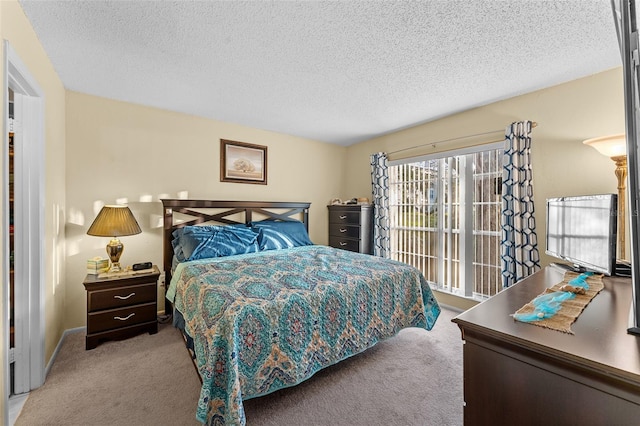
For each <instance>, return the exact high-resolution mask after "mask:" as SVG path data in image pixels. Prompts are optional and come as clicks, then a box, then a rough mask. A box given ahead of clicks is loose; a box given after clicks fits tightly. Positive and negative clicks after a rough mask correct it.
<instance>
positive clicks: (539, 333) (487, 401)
mask: <svg viewBox="0 0 640 426" xmlns="http://www.w3.org/2000/svg"><path fill="white" fill-rule="evenodd" d="M563 274H564V271H563V270H562V269H560V268H557V267H553V266H549V267H547V268H545V269H543V270H541V271H539V272H537V273H535V274H533V275H532V276H530V277H529V278H527V279H525V280H523V281H521V282H519V283H518V284H516V285H514V286H512V287H510V288H508V289H507V290H504V291H502V292H501V293H499V294H497V295H496V296H494V297H492V298H491V299H489V300H487V301H485V302H483V303H481V304H479V305H477V306H475V307H473V308H471V309H469V310H468V311H466V312H464V313H462V314H460V315H458V316H457V317H456V318H454V319H453V322H455V323H457V324H458V326H459V327H460V330H461V331H462V338H463V340H464V343H465V344H464V346H463V348H464V349H463V350H464V401H465V406H464V424H465V425H502V424H505V425H506V424H510V425H539V424H552V425H554V426H555V425H637V424H640V336H634V335H630V334H627V331H626V330H627V326H628V317H629V310H630V306H631V290H632V289H631V280H630V279H629V278H618V277H615V278H614V277H607V278H605V279H604V284H605V288H604V290H602V291H601V292H600V293H599V294H598V295H597V296H596V297H595V298H594V299H593V300H592V301H591V303H590V304H589V305H587V307H586V308H585V310H584V311H583V312H582V314H581V315H580V316H579V317H578V319H577V320H576V322H574V323H573V325H572V326H571V328H572V330H573V332H574V334H573V335H571V334H566V333H561V332H558V331H554V330H549V329H545V328H542V327H539V326H536V325H532V324H526V323H521V322H517V321H515V320H514V319H513V318H512V317H510V315H511V314H513V313H514V312H515V311H517V310H518V309H519V308H521V307H522V306H523V305H524V304H525V303H527V302H529V301H530V300H532V299H533V298H534V297H536V296H537V295H539V294H540V293H542V292H543V290H544V289H545V288H548V287H551V286H552V285H554V284H557V283H559V282H561V281H562V278H563Z"/></svg>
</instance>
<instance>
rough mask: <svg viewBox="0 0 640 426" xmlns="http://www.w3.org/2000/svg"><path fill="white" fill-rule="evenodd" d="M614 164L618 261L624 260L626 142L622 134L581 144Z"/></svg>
mask: <svg viewBox="0 0 640 426" xmlns="http://www.w3.org/2000/svg"><path fill="white" fill-rule="evenodd" d="M583 143H584V144H585V145H589V146H590V147H593V148H595V149H597V150H598V152H599V153H600V154H602V155H604V156H607V157H609V158H611V159H612V160H613V161H614V162H615V163H616V171H615V173H616V178H618V259H626V253H625V252H626V249H625V247H626V230H625V216H626V210H625V209H626V203H625V192H626V190H627V140H626V138H625V135H624V134H619V135H611V136H603V137H600V138H593V139H587V140H586V141H584V142H583Z"/></svg>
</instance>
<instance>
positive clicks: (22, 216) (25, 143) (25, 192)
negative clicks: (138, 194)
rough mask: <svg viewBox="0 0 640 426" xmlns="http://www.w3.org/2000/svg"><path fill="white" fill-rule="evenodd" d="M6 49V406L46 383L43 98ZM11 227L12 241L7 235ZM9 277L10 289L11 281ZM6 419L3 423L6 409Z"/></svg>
mask: <svg viewBox="0 0 640 426" xmlns="http://www.w3.org/2000/svg"><path fill="white" fill-rule="evenodd" d="M4 53H5V56H4V57H5V64H4V76H5V80H4V81H7V83H8V84H7V87H8V90H6V91H5V93H4V96H3V98H4V105H5V111H7V113H5V114H4V117H3V122H4V126H3V128H4V129H5V132H4V134H3V138H2V140H3V157H4V158H3V173H4V178H5V179H4V180H3V181H4V182H7V183H8V185H5V187H4V188H3V191H2V192H3V201H2V207H3V213H4V214H3V223H2V226H3V232H2V235H3V237H2V244H3V248H4V250H3V253H4V256H2V257H3V259H2V260H1V262H2V271H3V272H2V273H3V298H2V302H3V303H2V315H3V324H4V330H3V340H4V345H3V348H4V351H5V352H4V359H5V360H6V363H5V365H4V366H3V368H4V372H5V374H4V377H5V383H4V389H5V390H6V391H8V392H5V401H4V402H5V407H8V397H9V395H8V393H11V394H22V393H26V392H29V391H30V390H31V389H35V388H37V387H39V386H41V385H42V383H43V382H44V371H45V366H44V337H45V335H44V329H45V328H44V285H43V281H44V273H43V271H44V260H43V259H44V256H43V252H44V247H43V241H44V204H43V203H44V192H43V191H44V181H43V178H44V158H43V153H44V101H43V92H42V90H41V89H40V87H39V86H38V84H37V82H36V80H35V79H34V78H33V77H32V76H31V74H30V72H29V70H28V68H27V67H26V66H25V65H24V63H23V62H22V61H21V60H20V58H19V56H18V55H17V53H16V52H15V51H14V50H13V48H12V47H11V45H10V44H9V42H7V41H5V42H4ZM9 90H11V92H12V97H13V102H12V103H13V120H12V121H11V123H12V130H13V132H12V133H13V135H12V138H11V139H12V140H13V180H12V182H13V194H11V191H10V186H11V185H10V183H11V179H10V178H9V171H10V169H9V153H10V147H9V143H10V138H9V132H8V131H6V130H8V129H9V114H8V111H9ZM11 195H13V197H12V196H11ZM10 200H11V202H10ZM10 209H11V211H10ZM12 217H13V221H12V220H11V218H12ZM11 229H13V241H10V238H9V235H10V234H11V232H10V231H11ZM11 254H13V256H11ZM10 270H12V271H13V277H10ZM11 278H12V279H13V284H14V286H13V287H14V291H13V293H11V292H10V285H9V284H10V283H11ZM10 303H11V305H12V306H10ZM11 308H13V313H12V312H11ZM11 320H13V322H12V321H11ZM10 324H13V340H14V342H13V343H14V344H13V350H12V351H11V352H10V351H9V346H10V345H9V343H10V342H9V340H10V335H11V333H10V332H11V330H10ZM11 361H13V367H12V368H10V366H9V363H10V362H11ZM10 377H11V379H10ZM4 420H5V424H6V423H7V422H8V416H7V414H6V413H5V419H4Z"/></svg>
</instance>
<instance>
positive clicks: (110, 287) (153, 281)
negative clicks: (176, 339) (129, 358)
mask: <svg viewBox="0 0 640 426" xmlns="http://www.w3.org/2000/svg"><path fill="white" fill-rule="evenodd" d="M159 276H160V271H159V270H158V267H157V266H153V267H152V268H151V269H147V270H144V271H129V272H124V273H119V274H114V275H109V274H101V275H87V276H86V278H85V280H84V282H83V284H84V288H85V289H86V290H87V339H86V349H87V350H89V349H93V348H95V347H96V346H98V343H100V342H101V341H103V340H112V339H123V338H126V337H130V336H133V335H135V334H139V333H142V332H144V331H147V332H149V334H155V333H157V332H158V321H157V313H158V293H157V291H158V290H157V287H158V277H159Z"/></svg>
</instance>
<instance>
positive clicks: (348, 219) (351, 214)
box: [329, 210, 360, 225]
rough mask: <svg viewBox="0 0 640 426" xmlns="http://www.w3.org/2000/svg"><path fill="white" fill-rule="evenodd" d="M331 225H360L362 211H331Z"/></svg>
mask: <svg viewBox="0 0 640 426" xmlns="http://www.w3.org/2000/svg"><path fill="white" fill-rule="evenodd" d="M329 223H340V224H345V225H346V224H351V225H360V211H345V210H331V211H329Z"/></svg>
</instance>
